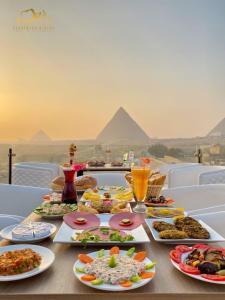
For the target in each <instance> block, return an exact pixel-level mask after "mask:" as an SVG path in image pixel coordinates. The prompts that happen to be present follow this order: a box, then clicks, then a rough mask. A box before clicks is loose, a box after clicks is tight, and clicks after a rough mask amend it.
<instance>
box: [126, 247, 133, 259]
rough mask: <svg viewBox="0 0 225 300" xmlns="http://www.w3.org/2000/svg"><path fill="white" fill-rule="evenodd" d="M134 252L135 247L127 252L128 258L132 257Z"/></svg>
mask: <svg viewBox="0 0 225 300" xmlns="http://www.w3.org/2000/svg"><path fill="white" fill-rule="evenodd" d="M134 252H135V247H132V248H130V249H129V250H127V256H130V257H132V256H133V254H134Z"/></svg>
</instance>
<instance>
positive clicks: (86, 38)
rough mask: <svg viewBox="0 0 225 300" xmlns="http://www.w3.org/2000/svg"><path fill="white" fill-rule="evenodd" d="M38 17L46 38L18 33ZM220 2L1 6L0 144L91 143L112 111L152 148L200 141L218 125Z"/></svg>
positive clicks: (223, 54) (223, 110) (223, 23)
mask: <svg viewBox="0 0 225 300" xmlns="http://www.w3.org/2000/svg"><path fill="white" fill-rule="evenodd" d="M30 7H34V8H39V9H44V10H45V11H46V13H47V14H48V15H49V16H50V17H51V18H52V21H53V24H54V26H55V30H54V31H52V32H16V31H14V30H13V25H14V22H15V19H16V18H17V17H18V13H19V12H20V11H21V10H23V9H25V8H30ZM224 9H225V1H221V0H218V1H217V2H216V5H215V2H214V1H212V0H199V1H197V2H196V1H195V0H190V1H184V0H173V1H171V0H170V1H165V0H140V1H137V0H129V1H127V0H124V1H123V2H122V3H121V1H116V0H113V1H112V0H108V1H107V3H106V2H104V1H103V0H92V1H88V0H82V1H81V0H74V1H70V2H67V3H66V5H65V3H62V2H61V1H54V3H53V2H52V1H49V0H46V1H44V2H42V1H41V2H39V3H38V5H37V1H35V0H31V1H29V2H28V1H26V0H21V1H7V0H3V1H2V9H1V11H0V20H1V23H2V26H0V33H1V37H2V45H4V46H3V47H2V49H1V56H0V63H1V69H0V79H1V80H0V101H1V110H0V141H6V140H8V141H17V140H18V139H24V140H29V139H30V138H31V137H32V136H33V135H34V134H35V132H37V131H39V130H40V129H43V130H44V131H45V132H46V133H47V134H48V135H49V136H50V137H51V138H52V139H53V140H74V139H75V140H89V139H95V138H96V137H97V135H98V134H99V133H100V131H101V130H102V129H103V127H105V125H106V124H107V122H108V121H109V120H110V119H111V118H112V116H113V114H114V113H115V112H116V110H117V109H118V108H119V107H121V106H122V107H124V109H125V110H126V111H127V112H128V114H129V115H130V116H131V117H132V118H133V119H134V120H135V121H136V122H137V123H138V124H139V125H140V127H141V128H143V130H144V131H145V132H146V133H147V135H148V136H149V137H150V138H159V139H164V138H166V139H174V138H194V137H204V136H206V135H207V134H208V133H209V132H210V131H211V130H212V128H214V127H215V126H216V125H217V124H218V123H219V122H220V121H221V120H222V119H224V117H225V101H224V98H225V89H224V83H223V78H225V68H224V62H225V51H224V50H225V15H224V13H223V12H224Z"/></svg>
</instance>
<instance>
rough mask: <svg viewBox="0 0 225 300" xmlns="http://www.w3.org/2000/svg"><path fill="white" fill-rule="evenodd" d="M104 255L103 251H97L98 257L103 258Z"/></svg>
mask: <svg viewBox="0 0 225 300" xmlns="http://www.w3.org/2000/svg"><path fill="white" fill-rule="evenodd" d="M104 255H105V250H104V249H101V250H99V251H98V257H103V256H104Z"/></svg>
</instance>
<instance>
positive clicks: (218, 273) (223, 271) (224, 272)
mask: <svg viewBox="0 0 225 300" xmlns="http://www.w3.org/2000/svg"><path fill="white" fill-rule="evenodd" d="M216 274H217V275H220V276H225V269H224V270H220V271H218V272H216Z"/></svg>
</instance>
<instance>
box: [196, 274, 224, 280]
mask: <svg viewBox="0 0 225 300" xmlns="http://www.w3.org/2000/svg"><path fill="white" fill-rule="evenodd" d="M201 277H203V278H205V279H208V280H214V281H225V276H222V275H211V274H201Z"/></svg>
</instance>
